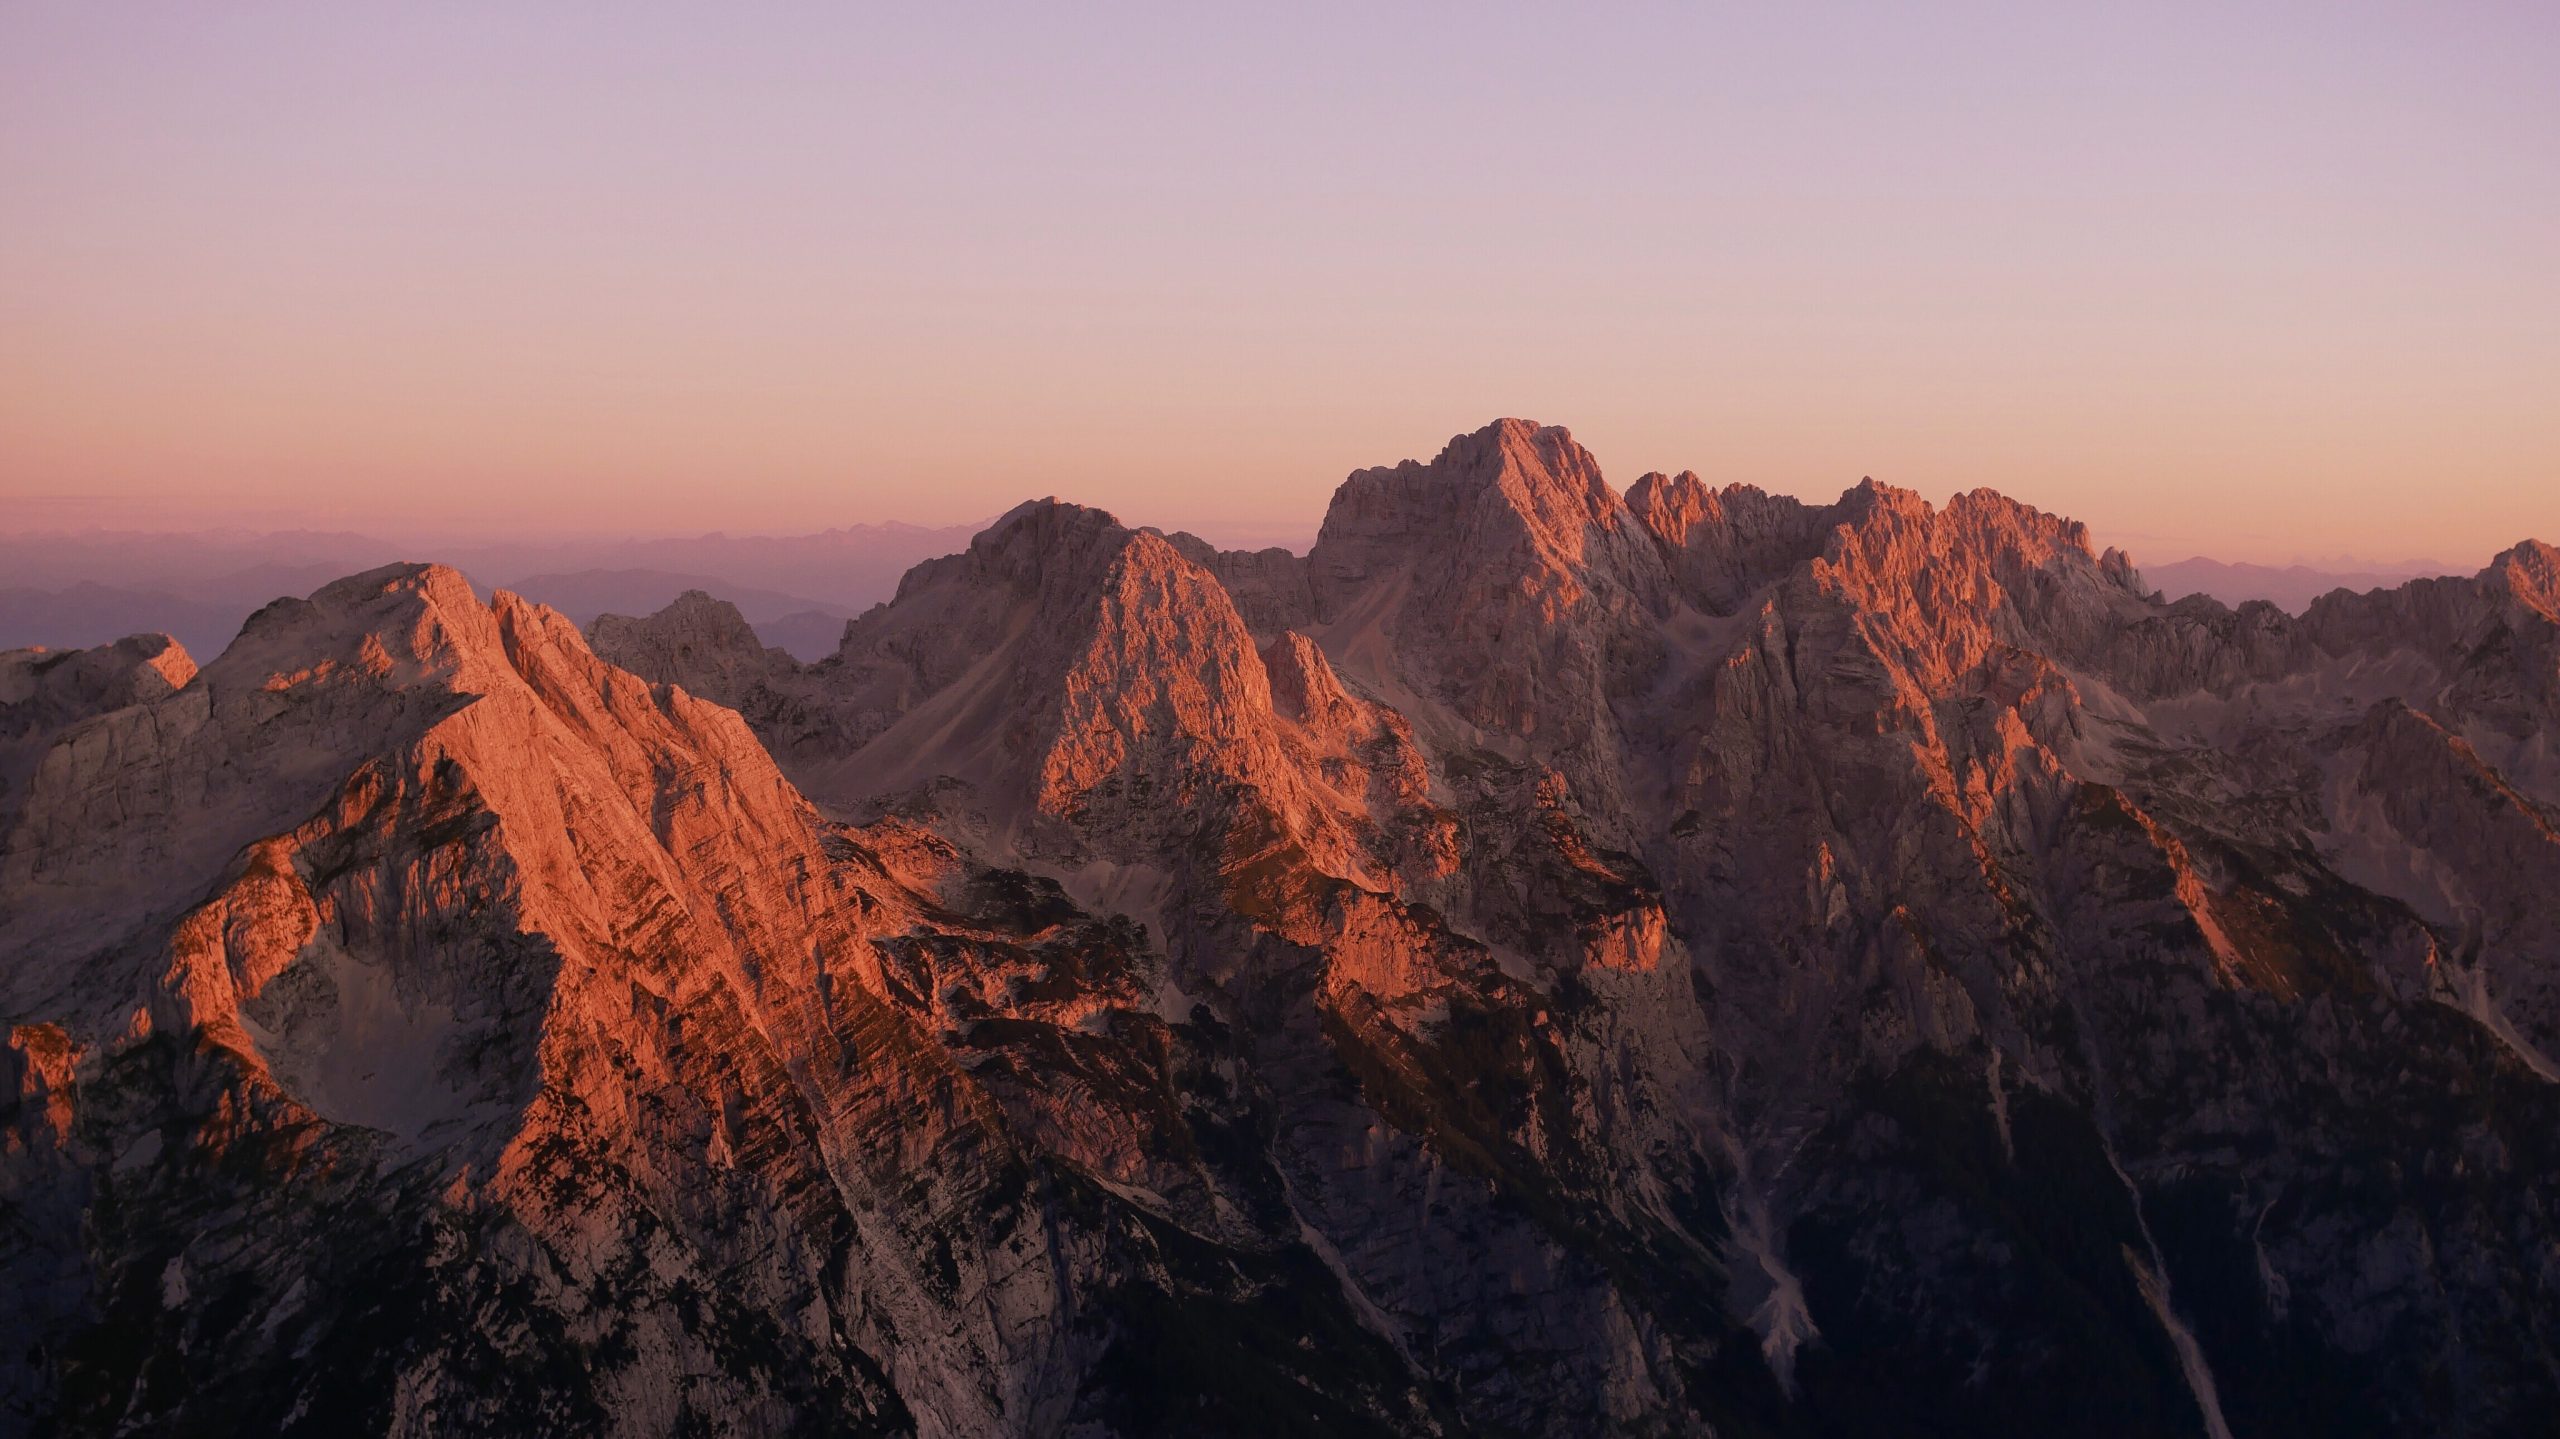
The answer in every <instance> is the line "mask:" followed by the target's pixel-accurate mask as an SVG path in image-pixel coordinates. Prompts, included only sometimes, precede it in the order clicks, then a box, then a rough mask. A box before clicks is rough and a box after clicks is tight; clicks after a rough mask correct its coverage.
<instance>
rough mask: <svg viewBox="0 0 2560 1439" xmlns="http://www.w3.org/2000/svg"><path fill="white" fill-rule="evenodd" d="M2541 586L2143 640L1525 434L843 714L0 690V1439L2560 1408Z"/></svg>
mask: <svg viewBox="0 0 2560 1439" xmlns="http://www.w3.org/2000/svg"><path fill="white" fill-rule="evenodd" d="M2555 706H2560V555H2555V553H2554V552H2553V551H2552V550H2551V549H2550V548H2549V547H2547V546H2541V545H2534V544H2528V545H2523V546H2519V547H2518V548H2517V549H2515V550H2512V551H2510V552H2508V553H2507V554H2506V555H2503V556H2501V557H2500V558H2499V560H2498V561H2497V562H2496V563H2495V564H2493V565H2492V566H2491V568H2490V569H2489V570H2488V571H2486V572H2484V573H2483V574H2482V575H2480V576H2477V577H2474V578H2472V579H2467V580H2428V581H2418V582H2414V583H2412V584H2410V585H2407V586H2403V587H2401V588H2400V589H2398V590H2393V591H2381V592H2375V593H2372V594H2367V595H2361V596H2355V595H2344V594H2340V595H2333V596H2330V597H2328V598H2326V599H2323V600H2321V601H2319V602H2318V603H2316V604H2314V605H2313V606H2312V607H2311V608H2310V609H2309V611H2308V612H2306V613H2305V614H2304V615H2302V616H2301V617H2300V618H2298V619H2297V618H2294V617H2291V616H2288V615H2285V614H2284V613H2283V612H2281V611H2278V610H2276V609H2274V608H2273V607H2272V606H2264V605H2252V606H2245V607H2243V608H2242V609H2240V610H2239V611H2236V612H2235V611H2232V610H2228V609H2225V608H2223V607H2221V606H2220V605H2218V604H2216V603H2214V602H2212V601H2210V600H2205V599H2200V598H2191V599H2188V600H2184V601H2181V602H2179V603H2177V604H2174V605H2173V604H2166V603H2164V602H2162V601H2161V600H2160V599H2159V598H2158V597H2157V596H2155V595H2152V594H2151V593H2149V592H2148V591H2147V590H2146V588H2145V587H2144V585H2143V583H2142V581H2141V577H2140V574H2139V572H2138V571H2137V570H2136V569H2135V568H2134V566H2133V564H2132V562H2131V561H2130V559H2129V558H2128V557H2126V556H2124V555H2122V554H2121V553H2119V552H2116V551H2112V550H2103V549H2100V548H2098V547H2097V546H2096V545H2095V544H2094V543H2093V541H2092V538H2091V536H2090V535H2089V534H2088V532H2087V531H2086V529H2085V528H2084V527H2082V526H2080V525H2078V524H2075V523H2073V522H2070V521H2067V520H2063V519H2060V518H2057V517H2054V516H2051V515H2047V514H2043V513H2041V512H2038V511H2036V510H2033V509H2031V508H2029V507H2026V506H2023V505H2020V504H2017V503H2015V502H2013V501H2010V500H2008V499H2005V498H2003V497H2001V496H1998V495H1994V494H1991V493H1989V492H1987V491H1977V492H1974V493H1972V494H1966V495H1959V496H1957V497H1955V498H1954V499H1953V500H1951V501H1950V502H1949V503H1948V504H1946V505H1944V506H1934V505H1931V504H1929V503H1927V502H1925V501H1924V500H1922V499H1921V498H1920V497H1919V496H1916V495H1913V494H1910V493H1908V492H1905V491H1901V490H1896V489H1893V488H1891V487H1889V486H1884V485H1879V484H1875V483H1873V482H1867V483H1863V484H1861V485H1860V486H1858V487H1856V488H1855V489H1852V490H1850V491H1849V492H1847V493H1846V494H1844V495H1842V496H1841V497H1840V498H1839V499H1838V500H1837V501H1836V502H1834V503H1832V504H1828V505H1817V504H1806V503H1803V502H1799V501H1796V500H1793V499H1788V498H1785V497H1779V496H1771V495H1767V494H1763V493H1761V492H1759V491H1757V490H1753V489H1750V488H1748V487H1742V486H1735V487H1727V488H1724V489H1711V488H1710V487H1708V486H1707V485H1705V484H1704V483H1702V482H1701V481H1699V480H1698V479H1697V478H1696V477H1695V476H1693V475H1682V476H1679V477H1677V478H1665V477H1663V476H1659V475H1652V476H1646V477H1645V478H1644V479H1643V480H1641V481H1640V482H1639V483H1638V484H1637V485H1636V486H1635V487H1634V489H1633V490H1632V491H1631V492H1630V493H1629V494H1628V495H1627V496H1626V497H1624V498H1623V499H1622V498H1621V497H1620V496H1619V495H1618V494H1617V492H1616V491H1615V490H1613V489H1612V488H1611V487H1610V486H1609V485H1608V484H1606V483H1605V482H1604V481H1603V480H1602V478H1601V475H1600V472H1599V469H1598V467H1597V465H1596V464H1595V463H1594V462H1593V461H1592V459H1591V457H1590V456H1589V455H1588V454H1587V453H1586V452H1584V451H1583V450H1582V449H1581V448H1580V447H1579V446H1577V445H1575V444H1574V443H1573V441H1572V440H1571V438H1570V436H1569V435H1567V434H1566V433H1565V432H1564V431H1562V430H1560V429H1555V428H1549V427H1540V426H1536V425H1531V424H1528V423H1525V422H1520V421H1503V422H1500V423H1498V424H1496V425H1494V426H1492V427H1489V428H1488V429H1486V430H1483V431H1481V432H1478V433H1476V434H1473V435H1468V436H1461V437H1459V438H1458V439H1456V440H1453V441H1452V442H1451V443H1450V445H1449V446H1448V447H1447V449H1446V450H1444V451H1443V452H1442V453H1441V454H1440V456H1439V457H1438V458H1436V459H1435V460H1433V461H1432V462H1431V463H1429V464H1418V463H1408V464H1405V465H1401V466H1398V467H1395V468H1392V469H1380V470H1367V471H1362V472H1360V473H1358V474H1355V475H1353V476H1352V477H1351V478H1350V479H1349V480H1348V481H1346V482H1345V483H1344V485H1343V486H1342V488H1341V490H1340V492H1339V493H1338V494H1337V496H1336V498H1335V501H1334V504H1333V507H1332V510H1331V512H1330V513H1329V514H1328V515H1327V517H1326V520H1325V525H1324V529H1323V532H1322V536H1321V538H1320V539H1319V541H1318V542H1317V544H1316V546H1315V547H1314V549H1313V551H1312V552H1311V553H1310V554H1309V555H1307V556H1305V557H1303V558H1300V557H1297V556H1293V555H1290V554H1288V553H1287V552H1285V551H1264V552H1259V553H1251V554H1242V553H1233V552H1221V551H1218V550H1216V549H1215V548H1213V547H1211V546H1209V545H1207V544H1205V543H1203V542H1201V541H1199V540H1197V539H1195V538H1193V537H1191V536H1187V535H1179V534H1171V535H1168V534H1162V533H1159V532H1156V531H1152V530H1145V529H1137V528H1131V527H1129V526H1125V525H1123V524H1121V523H1120V522H1118V521H1117V520H1116V519H1114V518H1113V517H1112V516H1110V515H1107V514H1104V513H1102V512H1100V511H1096V510H1092V509H1088V508H1084V507H1081V506H1076V505H1071V504H1065V503H1061V502H1058V501H1054V500H1047V501H1039V502H1034V503H1032V504H1029V505H1025V506H1023V507H1021V508H1020V509H1017V510H1016V511H1014V512H1013V513H1011V514H1009V515H1007V516H1005V517H1004V518H1003V519H1002V520H1000V521H998V522H997V523H996V524H995V525H993V526H991V527H990V528H989V529H988V530H987V531H986V532H985V533H983V534H981V535H979V536H978V537H977V538H976V539H975V540H974V541H973V542H972V543H971V544H970V546H969V548H968V549H967V550H966V551H964V552H963V553H960V554H957V555H953V556H949V557H947V558H944V559H939V560H934V561H930V562H928V563H926V564H924V565H921V566H918V567H917V568H916V569H915V570H914V571H912V572H911V573H910V574H909V575H908V576H907V578H906V580H905V581H904V582H903V583H902V584H901V586H900V588H899V591H898V594H897V596H896V598H895V599H894V600H892V601H890V602H889V603H887V604H884V605H882V606H880V607H878V608H877V609H875V610H873V611H872V612H870V613H869V614H866V615H864V616H862V617H860V618H859V619H858V620H856V621H855V622H854V623H853V624H852V625H850V626H849V627H848V629H847V632H846V635H845V638H844V642H843V644H842V646H841V648H840V649H839V651H838V652H837V653H836V654H834V655H833V656H831V657H829V658H827V659H825V660H822V661H819V662H817V663H815V664H806V665H804V664H800V663H797V662H795V661H793V660H792V659H791V658H790V656H788V655H786V654H783V653H782V652H780V651H774V650H768V649H766V648H764V647H763V646H762V645H760V644H759V643H757V641H756V639H755V637H754V634H753V632H752V631H751V630H749V629H748V628H747V626H746V625H745V624H744V623H743V622H742V621H741V620H740V619H739V618H738V616H737V614H736V612H735V611H734V610H733V609H730V608H728V607H727V606H725V605H723V604H721V603H720V602H719V601H717V600H714V599H711V598H710V597H707V596H701V595H688V596H686V597H684V598H683V599H682V600H680V601H678V602H677V603H676V604H675V605H673V606H671V607H670V608H669V609H667V610H665V611H662V612H661V613H659V614H658V615H655V616H650V617H646V618H634V619H621V618H614V617H607V618H605V619H602V620H599V621H598V622H597V623H596V624H595V626H593V628H592V631H591V633H589V634H587V635H583V636H582V635H581V634H579V633H578V632H577V630H576V629H575V628H574V627H573V626H571V625H570V624H569V623H568V622H567V621H566V620H564V619H562V618H561V617H560V616H558V615H557V614H554V613H552V612H550V611H547V610H544V609H543V608H541V607H540V606H536V605H530V604H526V603H524V602H523V601H521V600H518V599H516V598H515V597H514V596H511V595H506V594H500V595H498V596H497V597H496V598H495V600H494V601H493V602H492V603H490V604H486V605H483V604H481V603H480V602H479V601H478V600H476V599H475V598H474V597H473V595H472V592H471V590H470V587H469V586H468V585H467V584H466V583H465V582H464V581H463V580H462V579H461V577H460V576H458V575H455V574H453V573H452V572H451V571H446V570H440V569H436V568H434V567H418V566H402V567H394V568H392V569H388V570H383V571H376V572H374V573H371V574H368V575H362V576H357V577H355V578H353V579H350V580H346V581H341V582H340V583H338V584H336V585H332V586H329V587H327V588H325V589H323V590H321V591H320V592H319V593H317V594H315V595H314V596H312V597H311V599H309V600H308V601H290V602H283V603H280V604H279V605H277V606H274V607H271V608H270V609H269V610H268V611H267V612H264V613H262V614H261V615H260V616H259V617H258V618H257V619H256V620H254V621H253V622H252V623H251V624H250V625H249V626H248V627H247V629H246V630H245V631H244V633H243V634H242V636H241V638H240V639H239V640H238V641H237V642H236V643H235V644H234V645H233V646H232V647H231V648H230V649H229V650H228V651H226V652H225V653H224V654H223V655H222V656H221V657H220V658H218V659H216V660H214V661H213V662H211V663H209V664H207V665H206V666H205V667H204V669H203V670H202V671H201V672H200V673H199V672H196V671H195V670H194V667H193V666H192V664H190V663H189V662H188V661H187V660H186V659H185V657H184V655H183V653H182V652H178V651H176V650H175V649H174V647H171V646H169V645H167V644H166V642H165V641H155V640H140V641H129V642H126V644H124V645H122V646H117V647H113V648H111V649H110V650H107V651H84V652H79V653H77V654H73V655H68V656H62V655H38V654H26V653H17V654H11V655H6V656H0V784H5V786H6V787H5V788H0V821H4V822H5V825H6V828H5V837H0V1021H5V1023H6V1024H7V1025H8V1026H9V1028H8V1030H7V1036H8V1037H7V1043H6V1045H5V1047H0V1105H6V1106H7V1108H5V1110H0V1204H5V1206H6V1207H7V1210H8V1212H9V1214H10V1215H11V1216H12V1220H13V1222H12V1223H11V1224H10V1225H8V1226H7V1227H6V1228H5V1230H4V1231H0V1289H5V1292H9V1293H12V1294H16V1295H22V1296H25V1298H24V1299H23V1301H22V1302H21V1303H19V1304H18V1305H17V1306H15V1308H14V1309H13V1310H12V1311H11V1312H10V1313H7V1314H0V1414H6V1415H8V1416H10V1418H9V1420H8V1421H5V1422H13V1423H16V1424H18V1425H21V1426H30V1425H39V1424H40V1425H42V1426H44V1427H46V1428H48V1429H51V1430H56V1431H60V1432H83V1433H84V1432H105V1431H108V1430H123V1429H130V1428H136V1427H141V1428H150V1429H153V1430H156V1431H163V1432H211V1431H224V1432H229V1431H231V1430H235V1429H238V1428H243V1427H247V1428H255V1429H259V1430H261V1431H274V1432H332V1433H335V1432H349V1431H355V1432H401V1433H411V1432H426V1431H436V1432H497V1431H500V1430H514V1429H522V1428H525V1427H535V1428H540V1429H542V1430H544V1431H545V1432H578V1433H586V1432H594V1433H607V1432H613V1433H629V1432H648V1433H656V1432H673V1431H677V1430H682V1431H685V1432H707V1433H736V1434H746V1433H757V1434H762V1433H772V1432H783V1431H790V1432H803V1431H805V1432H829V1433H843V1432H852V1433H916V1434H926V1435H968V1436H976V1435H988V1436H994V1435H1101V1434H1121V1433H1129V1434H1136V1433H1170V1432H1184V1433H1217V1434H1226V1433H1269V1432H1323V1433H1382V1434H1384V1433H1393V1434H1462V1433H1463V1434H1474V1433H1488V1434H1490V1433H1621V1432H1632V1433H1693V1432H1708V1431H1712V1432H1716V1433H1720V1434H1737V1435H1738V1434H1870V1433H1911V1434H1920V1433H1947V1432H1965V1433H2001V1432H2007V1433H2049V1432H2055V1431H2057V1430H2061V1429H2064V1428H2066V1427H2067V1428H2070V1429H2073V1430H2092V1431H2095V1432H2100V1433H2122V1434H2161V1433H2189V1434H2203V1435H2251V1434H2280V1433H2302V1432H2320V1433H2366V1434H2397V1433H2405V1432H2412V1431H2415V1430H2421V1429H2423V1430H2426V1431H2428V1432H2443V1433H2452V1434H2474V1435H2498V1434H2509V1433H2520V1432H2530V1431H2532V1430H2533V1429H2534V1428H2536V1427H2537V1426H2538V1425H2540V1423H2541V1422H2542V1418H2543V1416H2545V1415H2547V1413H2548V1412H2549V1411H2550V1409H2551V1407H2552V1405H2553V1404H2554V1403H2555V1402H2560V1341H2555V1339H2554V1338H2553V1330H2552V1325H2551V1319H2552V1316H2553V1315H2555V1314H2560V1269H2555V1267H2554V1266H2553V1265H2552V1264H2551V1263H2550V1262H2549V1259H2548V1255H2549V1254H2550V1252H2552V1250H2553V1246H2554V1244H2555V1242H2560V1166H2555V1165H2554V1163H2553V1159H2554V1157H2555V1156H2554V1152H2553V1145H2554V1140H2553V1136H2554V1135H2555V1134H2560V1063H2555V1059H2556V1058H2560V900H2555V899H2554V896H2555V895H2560V767H2555V760H2554V756H2553V753H2552V740H2551V736H2552V734H2553V733H2554V725H2555V721H2560V714H2556V713H2555Z"/></svg>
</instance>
